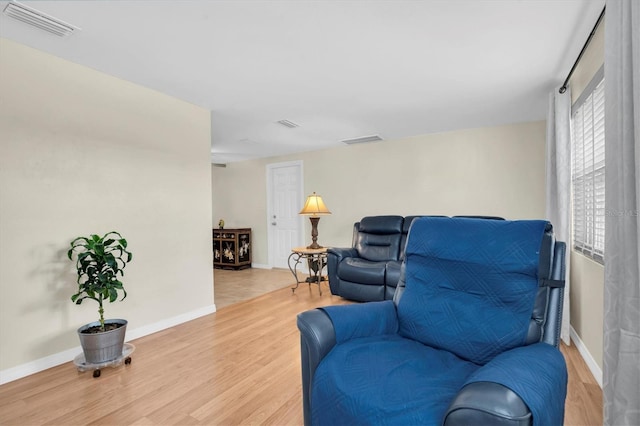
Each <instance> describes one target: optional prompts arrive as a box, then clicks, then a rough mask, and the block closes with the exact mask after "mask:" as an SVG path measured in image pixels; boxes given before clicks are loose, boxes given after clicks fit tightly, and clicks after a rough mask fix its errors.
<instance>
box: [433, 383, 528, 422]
mask: <svg viewBox="0 0 640 426" xmlns="http://www.w3.org/2000/svg"><path fill="white" fill-rule="evenodd" d="M531 421H532V416H531V411H529V407H527V405H526V404H525V403H524V401H522V399H521V398H520V397H519V396H518V395H517V394H516V393H515V392H513V391H512V390H511V389H509V388H507V387H505V386H502V385H499V384H497V383H492V382H475V383H470V384H468V385H466V386H465V387H463V388H462V389H461V390H460V392H458V395H456V397H455V398H454V399H453V401H452V402H451V405H449V409H448V410H447V414H446V416H445V420H444V426H466V425H484V424H495V425H505V426H507V425H509V426H530V425H531Z"/></svg>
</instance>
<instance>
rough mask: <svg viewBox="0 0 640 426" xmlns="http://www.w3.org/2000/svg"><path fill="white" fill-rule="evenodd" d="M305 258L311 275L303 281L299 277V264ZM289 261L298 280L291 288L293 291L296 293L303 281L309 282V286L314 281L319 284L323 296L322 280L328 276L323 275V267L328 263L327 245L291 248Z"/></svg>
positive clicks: (290, 267) (291, 269) (290, 268)
mask: <svg viewBox="0 0 640 426" xmlns="http://www.w3.org/2000/svg"><path fill="white" fill-rule="evenodd" d="M304 260H306V261H307V267H308V268H309V276H308V277H307V278H305V279H304V280H303V281H300V278H298V265H299V264H300V263H302V262H303V261H304ZM287 263H288V264H289V270H290V271H291V273H292V274H293V276H294V278H295V280H296V286H295V287H292V288H291V291H292V292H294V293H295V291H296V289H297V288H298V286H299V285H300V284H301V283H308V284H309V286H311V283H314V284H318V290H319V291H320V296H322V286H321V285H320V284H321V283H322V281H325V280H326V278H325V277H323V276H322V269H323V268H324V267H325V266H326V264H327V248H326V247H322V248H319V249H310V248H307V247H295V248H293V249H291V254H290V255H289V259H288V260H287Z"/></svg>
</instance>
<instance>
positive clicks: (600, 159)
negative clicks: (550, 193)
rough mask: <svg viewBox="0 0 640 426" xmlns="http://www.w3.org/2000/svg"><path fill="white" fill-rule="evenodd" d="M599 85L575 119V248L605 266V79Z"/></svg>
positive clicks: (575, 112) (579, 107)
mask: <svg viewBox="0 0 640 426" xmlns="http://www.w3.org/2000/svg"><path fill="white" fill-rule="evenodd" d="M595 84H596V86H595V88H594V89H593V90H592V91H589V87H588V88H587V89H586V90H585V92H586V94H587V96H586V98H584V101H583V102H581V100H580V99H579V100H578V102H576V104H575V106H574V109H573V111H572V117H571V155H572V160H571V163H572V164H571V182H572V185H573V247H574V249H575V250H578V251H580V252H582V253H583V254H585V255H586V256H589V257H591V258H593V259H594V260H596V261H598V262H600V263H604V222H605V205H604V79H603V78H602V77H601V76H600V78H598V79H597V80H596V83H595ZM589 86H591V87H592V86H593V85H591V84H590V85H589ZM576 106H577V107H576Z"/></svg>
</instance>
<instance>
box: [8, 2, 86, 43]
mask: <svg viewBox="0 0 640 426" xmlns="http://www.w3.org/2000/svg"><path fill="white" fill-rule="evenodd" d="M4 14H5V15H7V16H9V17H11V18H13V19H17V20H18V21H21V22H24V23H25V24H29V25H31V26H33V27H36V28H39V29H41V30H43V31H46V32H48V33H50V34H54V35H57V36H58V37H67V36H69V35H71V34H73V32H74V31H76V30H79V28H77V27H74V26H73V25H71V24H68V23H66V22H64V21H61V20H60V19H57V18H54V17H52V16H49V15H47V14H46V13H43V12H40V11H39V10H36V9H33V8H31V7H28V6H25V5H24V4H21V3H15V2H13V3H9V4H7V7H5V8H4Z"/></svg>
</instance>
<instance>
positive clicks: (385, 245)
mask: <svg viewBox="0 0 640 426" xmlns="http://www.w3.org/2000/svg"><path fill="white" fill-rule="evenodd" d="M416 217H418V216H407V217H402V216H367V217H364V218H362V219H361V220H360V221H359V222H356V223H355V224H354V225H353V240H352V247H349V248H338V247H330V248H329V249H328V251H327V272H328V275H329V288H330V289H331V294H334V295H336V296H342V297H344V298H345V299H349V300H356V301H360V302H370V301H380V300H391V299H393V295H394V293H395V291H396V286H397V285H398V281H399V280H400V265H401V264H402V260H403V259H404V247H405V244H406V240H407V232H408V231H409V227H410V226H411V222H412V221H413V219H414V218H416Z"/></svg>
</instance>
